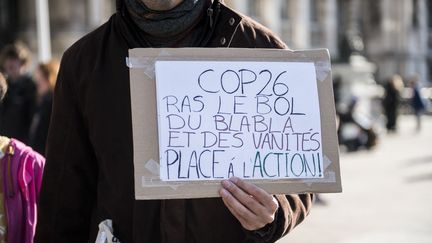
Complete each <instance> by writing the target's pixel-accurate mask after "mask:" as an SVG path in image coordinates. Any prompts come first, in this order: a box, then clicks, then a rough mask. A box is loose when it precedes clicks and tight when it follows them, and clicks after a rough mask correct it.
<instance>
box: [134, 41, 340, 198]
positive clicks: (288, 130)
mask: <svg viewBox="0 0 432 243" xmlns="http://www.w3.org/2000/svg"><path fill="white" fill-rule="evenodd" d="M128 65H129V67H130V77H131V105H132V107H131V108H132V120H133V124H132V125H133V126H132V127H133V138H134V166H135V196H136V198H137V199H157V198H194V197H214V196H218V194H217V189H218V188H219V183H220V180H222V179H227V178H229V177H231V176H237V177H240V178H244V179H247V180H250V181H251V182H252V183H254V184H257V185H258V186H260V187H262V188H264V189H265V190H267V191H268V192H269V193H286V194H288V193H299V192H339V191H340V190H341V186H340V175H339V159H338V148H337V138H336V125H335V111H334V102H333V94H332V86H331V85H332V83H331V72H330V61H329V57H328V52H327V51H326V50H313V51H302V52H292V51H288V50H258V49H254V50H251V49H229V50H224V49H203V48H201V49H193V48H184V49H133V50H130V53H129V59H128Z"/></svg>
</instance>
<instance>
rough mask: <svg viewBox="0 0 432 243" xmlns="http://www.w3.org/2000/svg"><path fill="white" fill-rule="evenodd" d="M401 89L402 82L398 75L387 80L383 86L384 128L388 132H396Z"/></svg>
mask: <svg viewBox="0 0 432 243" xmlns="http://www.w3.org/2000/svg"><path fill="white" fill-rule="evenodd" d="M402 89H403V81H402V78H401V76H399V75H394V76H393V77H392V78H390V79H388V80H387V82H386V84H385V85H384V90H385V94H384V100H383V107H384V113H385V116H386V118H387V123H386V128H387V131H388V132H396V128H397V117H398V110H399V105H400V100H401V95H400V94H401V91H402Z"/></svg>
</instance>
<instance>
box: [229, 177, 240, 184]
mask: <svg viewBox="0 0 432 243" xmlns="http://www.w3.org/2000/svg"><path fill="white" fill-rule="evenodd" d="M229 180H230V181H232V182H234V183H237V182H238V180H239V178H238V177H235V176H233V177H231V178H229Z"/></svg>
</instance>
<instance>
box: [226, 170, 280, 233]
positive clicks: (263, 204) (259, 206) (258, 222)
mask: <svg viewBox="0 0 432 243" xmlns="http://www.w3.org/2000/svg"><path fill="white" fill-rule="evenodd" d="M221 184H222V188H221V189H220V190H219V194H220V196H221V197H222V200H223V202H224V203H225V206H226V207H227V208H228V209H229V211H230V212H231V213H232V214H233V215H234V216H235V217H236V218H237V219H238V220H239V221H240V223H241V225H242V226H243V228H245V229H247V230H257V229H261V228H262V227H264V226H265V225H267V224H269V223H272V222H273V221H274V219H275V214H276V211H277V209H278V207H279V203H278V201H277V199H276V198H275V197H273V196H272V195H270V194H268V193H267V192H266V191H264V190H263V189H261V188H259V187H257V186H255V185H253V184H251V183H248V182H246V181H244V180H242V179H240V178H237V177H231V178H230V179H229V180H224V181H222V183H221Z"/></svg>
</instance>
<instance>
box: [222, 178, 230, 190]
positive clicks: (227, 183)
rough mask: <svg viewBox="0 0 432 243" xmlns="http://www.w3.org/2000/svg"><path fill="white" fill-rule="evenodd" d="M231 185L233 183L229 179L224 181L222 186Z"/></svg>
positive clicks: (228, 186) (227, 186)
mask: <svg viewBox="0 0 432 243" xmlns="http://www.w3.org/2000/svg"><path fill="white" fill-rule="evenodd" d="M231 185H232V184H231V182H230V181H228V180H224V181H222V186H223V187H225V188H230V187H231Z"/></svg>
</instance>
